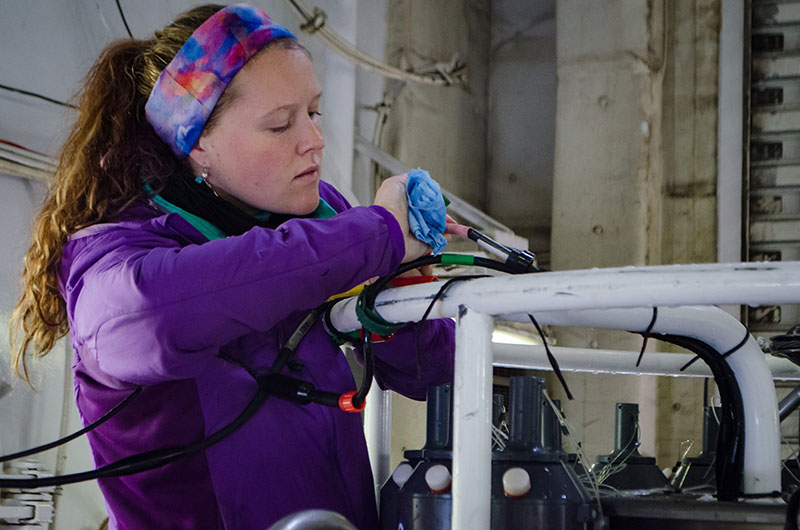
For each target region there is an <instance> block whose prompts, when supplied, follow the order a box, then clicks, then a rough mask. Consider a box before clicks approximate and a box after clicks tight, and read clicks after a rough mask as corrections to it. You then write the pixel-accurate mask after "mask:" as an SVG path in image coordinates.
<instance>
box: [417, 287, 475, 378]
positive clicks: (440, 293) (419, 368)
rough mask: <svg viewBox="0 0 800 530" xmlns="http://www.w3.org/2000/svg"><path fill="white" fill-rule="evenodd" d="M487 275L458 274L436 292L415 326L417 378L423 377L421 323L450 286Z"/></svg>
mask: <svg viewBox="0 0 800 530" xmlns="http://www.w3.org/2000/svg"><path fill="white" fill-rule="evenodd" d="M487 276H488V275H487V274H467V275H464V276H456V277H453V278H450V279H449V280H447V281H446V282H444V285H442V287H441V288H440V289H439V290H438V291H437V292H436V295H435V296H434V297H433V299H432V300H431V303H430V304H428V307H427V309H425V313H423V315H422V318H421V319H420V320H419V322H418V323H417V324H418V325H417V326H416V327H415V328H414V350H415V351H416V354H417V379H422V356H421V355H420V348H419V334H420V328H421V326H420V325H419V324H422V323H423V322H425V321H426V320H427V319H428V316H429V315H430V314H431V311H432V310H433V306H434V304H436V302H438V301H439V300H440V299H441V298H442V296H444V294H445V293H446V292H447V291H449V290H450V287H452V286H453V285H455V284H456V282H463V281H466V280H474V279H475V278H486V277H487Z"/></svg>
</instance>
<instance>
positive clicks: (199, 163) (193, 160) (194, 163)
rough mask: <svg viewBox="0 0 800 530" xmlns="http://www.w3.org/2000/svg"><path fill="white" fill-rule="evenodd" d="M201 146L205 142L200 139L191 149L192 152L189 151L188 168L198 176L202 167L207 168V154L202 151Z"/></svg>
mask: <svg viewBox="0 0 800 530" xmlns="http://www.w3.org/2000/svg"><path fill="white" fill-rule="evenodd" d="M203 144H205V142H204V141H203V138H202V137H200V138H199V139H198V140H197V143H195V144H194V147H192V150H191V151H189V166H190V167H191V168H192V173H194V174H195V175H199V174H200V172H201V171H202V170H203V168H204V167H208V153H207V152H206V150H205V149H203Z"/></svg>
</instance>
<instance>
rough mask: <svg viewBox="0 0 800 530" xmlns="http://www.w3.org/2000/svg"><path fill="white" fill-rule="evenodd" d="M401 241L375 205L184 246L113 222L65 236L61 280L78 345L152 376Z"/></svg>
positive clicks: (377, 258) (341, 283)
mask: <svg viewBox="0 0 800 530" xmlns="http://www.w3.org/2000/svg"><path fill="white" fill-rule="evenodd" d="M167 217H169V216H167ZM177 221H178V222H184V223H185V221H183V220H182V219H180V218H177ZM71 245H74V247H73V248H69V247H70V246H71ZM184 245H185V243H184ZM403 252H404V247H403V236H402V233H401V232H400V227H399V225H398V224H397V222H396V220H395V219H394V218H393V217H392V215H391V214H390V213H389V212H387V211H386V210H384V209H383V208H380V207H377V206H369V207H358V208H352V209H350V210H347V211H345V212H342V213H340V214H339V215H337V216H335V217H333V218H331V219H325V220H322V219H293V220H291V221H288V222H286V223H284V224H282V225H281V226H280V227H278V228H277V229H275V230H270V229H265V228H254V229H251V230H250V231H248V232H247V233H245V234H243V235H241V236H234V237H228V238H225V239H219V240H215V241H209V242H206V243H203V244H191V245H188V246H182V244H181V243H179V242H178V241H176V240H174V239H171V238H169V237H167V236H166V235H164V234H163V233H158V232H157V231H149V230H145V229H139V230H136V229H131V228H123V227H112V228H110V229H108V230H105V231H102V232H101V233H99V234H96V235H92V236H88V237H85V238H81V239H78V240H76V241H71V242H69V243H68V244H67V247H65V254H66V253H69V254H70V255H71V256H72V259H71V260H70V264H69V265H67V266H66V267H67V269H66V270H64V268H63V267H65V265H63V262H62V274H61V278H62V291H63V293H64V298H65V300H66V302H67V309H68V314H69V315H70V327H71V330H72V333H73V343H74V344H76V346H77V347H79V348H80V350H81V352H82V355H84V356H85V355H87V352H88V354H90V355H93V356H94V361H95V362H96V363H97V366H98V367H99V369H100V370H101V371H103V372H105V373H106V374H108V375H110V376H112V377H115V378H117V379H120V380H122V381H126V382H129V383H134V384H150V383H154V382H159V381H163V380H168V379H178V378H184V377H192V376H195V375H197V374H198V373H200V372H201V371H202V369H203V366H204V364H205V362H207V361H208V360H209V359H211V358H212V357H213V355H214V354H216V352H217V351H218V349H219V348H220V347H221V346H222V345H224V344H226V343H228V342H230V341H231V340H233V339H235V338H237V337H240V336H242V335H245V334H247V333H250V332H253V331H262V332H263V331H267V330H269V329H270V328H272V327H273V326H274V325H275V324H276V323H277V322H279V321H281V320H282V319H284V318H285V317H287V316H288V315H289V314H291V313H293V312H296V311H302V310H307V309H311V308H313V307H316V306H318V305H319V304H321V303H322V302H324V301H325V300H326V299H327V298H328V297H329V296H331V295H333V294H335V293H338V292H342V291H345V290H347V289H350V288H352V287H353V286H355V285H357V284H359V283H361V282H363V281H364V280H366V279H368V278H371V277H374V276H378V275H381V274H386V273H388V272H390V271H392V270H394V269H395V268H396V267H397V266H398V265H399V263H400V261H401V259H402V256H403Z"/></svg>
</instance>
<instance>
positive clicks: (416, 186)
mask: <svg viewBox="0 0 800 530" xmlns="http://www.w3.org/2000/svg"><path fill="white" fill-rule="evenodd" d="M406 197H408V224H409V227H410V228H411V233H412V234H414V236H415V237H416V238H417V239H419V240H420V241H422V242H423V243H425V244H427V245H428V246H430V247H431V249H433V254H434V255H436V254H439V253H440V252H441V251H442V250H443V249H444V247H446V246H447V240H446V239H445V238H444V236H443V235H442V234H444V231H445V229H446V228H447V210H446V207H445V204H444V197H442V190H441V188H439V183H438V182H436V181H435V180H433V179H432V178H431V176H430V174H429V173H428V172H427V171H425V170H424V169H412V170H411V171H409V172H408V185H407V186H406Z"/></svg>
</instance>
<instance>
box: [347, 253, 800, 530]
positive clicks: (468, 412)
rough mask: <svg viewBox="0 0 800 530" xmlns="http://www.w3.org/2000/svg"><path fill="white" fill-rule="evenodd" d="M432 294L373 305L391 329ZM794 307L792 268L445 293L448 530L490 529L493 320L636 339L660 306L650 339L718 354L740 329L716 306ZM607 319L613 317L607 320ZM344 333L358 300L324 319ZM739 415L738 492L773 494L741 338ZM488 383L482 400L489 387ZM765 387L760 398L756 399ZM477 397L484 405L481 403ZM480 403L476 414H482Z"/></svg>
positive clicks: (553, 281)
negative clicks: (681, 341) (453, 322)
mask: <svg viewBox="0 0 800 530" xmlns="http://www.w3.org/2000/svg"><path fill="white" fill-rule="evenodd" d="M438 288H439V286H437V285H435V284H434V285H431V284H427V285H417V286H410V287H403V288H401V289H392V290H388V291H385V292H383V293H381V294H379V295H378V297H377V300H376V309H377V310H378V311H379V313H380V314H381V316H382V317H383V318H385V319H387V320H390V321H394V322H410V321H415V320H418V319H420V318H421V316H422V314H423V313H424V311H425V309H426V308H427V306H428V305H429V304H430V302H431V300H432V299H433V297H434V296H435V294H436V292H437V290H438ZM796 302H800V262H782V263H732V264H709V265H670V266H658V267H625V268H615V269H593V270H580V271H565V272H552V273H540V274H527V275H520V276H504V277H494V278H482V279H476V280H471V281H468V282H464V283H461V284H458V285H455V286H453V287H452V289H451V290H450V291H449V292H448V294H447V295H446V296H444V297H443V298H442V299H441V300H440V301H439V302H437V303H436V305H435V306H434V307H433V309H432V311H431V315H430V318H449V317H458V320H457V331H456V366H455V378H456V379H455V385H454V412H453V413H454V426H453V431H454V432H453V446H454V449H453V451H454V458H453V497H454V501H453V519H452V520H453V524H454V528H457V527H459V526H457V525H455V523H456V521H469V526H470V527H475V528H488V527H489V526H490V508H491V497H490V495H489V492H488V490H487V489H486V487H483V486H482V485H485V484H489V478H490V477H489V475H488V474H487V469H488V470H489V473H490V465H491V460H490V459H491V453H490V451H489V450H488V449H486V448H484V444H487V443H488V441H489V440H490V421H491V420H490V417H491V415H490V412H491V408H490V404H491V399H490V398H491V395H490V392H491V387H490V384H491V383H490V378H491V370H490V369H486V366H488V365H489V364H490V363H491V358H492V353H491V352H492V350H491V343H490V338H488V337H490V336H491V328H492V323H493V319H492V317H493V316H498V317H505V318H508V316H509V315H519V314H523V315H524V314H526V313H535V315H536V317H537V319H538V320H539V322H541V323H543V324H554V325H584V326H592V327H606V328H614V329H625V330H629V331H644V330H645V329H646V328H647V326H648V325H649V324H650V320H651V318H652V309H651V308H652V307H658V308H659V318H658V319H657V321H656V323H655V326H654V328H653V331H655V332H660V333H672V334H679V335H683V336H687V337H693V338H697V339H700V340H702V341H703V342H705V343H707V344H709V345H710V346H713V347H715V348H716V349H717V350H718V351H720V352H724V351H727V350H729V349H731V348H732V347H733V346H735V345H736V344H738V343H739V342H740V341H741V340H742V337H743V336H744V334H745V331H746V330H745V328H744V327H743V326H742V325H741V324H740V323H739V322H738V321H737V320H736V319H734V318H733V317H731V316H730V315H728V314H726V313H724V312H723V311H721V310H719V309H717V308H714V307H679V308H678V307H675V306H686V305H695V304H702V305H707V306H711V305H716V304H749V305H765V304H781V303H796ZM611 309H614V311H611ZM331 321H332V323H333V325H334V326H335V327H336V328H337V329H340V330H342V331H350V330H353V329H357V328H359V327H360V324H359V323H358V320H357V318H356V316H355V301H354V300H352V299H350V300H345V301H343V302H340V303H338V304H337V305H336V306H334V308H333V309H332V311H331ZM727 361H728V364H729V365H730V366H731V369H732V370H733V372H734V374H735V376H736V379H737V382H738V384H739V388H740V391H741V393H742V401H743V404H744V408H745V454H744V472H743V490H744V493H745V494H768V493H770V492H772V491H775V490H779V489H780V467H779V462H780V461H779V448H780V445H779V424H778V416H777V402H776V399H775V395H774V392H772V391H771V389H772V378H771V374H770V370H769V367H768V366H767V363H766V360H765V358H764V355H763V354H762V353H761V351H760V349H759V348H758V345H757V344H756V343H755V341H754V340H753V339H752V337H750V339H749V340H748V341H747V342H746V344H745V345H744V347H743V348H741V349H740V350H739V351H737V352H736V353H734V354H733V355H730V356H729V357H728V358H727ZM487 385H489V388H490V390H489V391H488V392H489V394H486V390H485V389H486V387H487ZM765 388H769V389H770V391H769V392H765V391H764V389H765ZM478 399H482V400H483V402H484V403H481V404H478V403H477V401H478ZM479 405H480V406H479Z"/></svg>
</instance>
